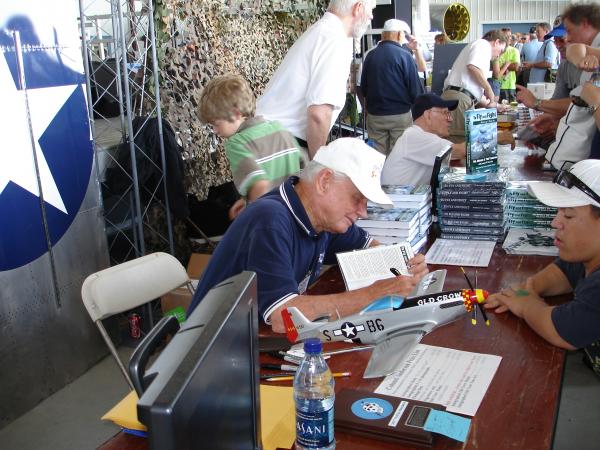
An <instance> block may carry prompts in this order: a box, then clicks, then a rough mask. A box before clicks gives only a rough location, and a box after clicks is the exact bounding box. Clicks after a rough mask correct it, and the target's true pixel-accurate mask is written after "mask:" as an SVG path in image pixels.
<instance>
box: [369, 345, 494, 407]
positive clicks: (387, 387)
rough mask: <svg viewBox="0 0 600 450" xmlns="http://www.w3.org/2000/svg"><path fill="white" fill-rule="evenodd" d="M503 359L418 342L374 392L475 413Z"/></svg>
mask: <svg viewBox="0 0 600 450" xmlns="http://www.w3.org/2000/svg"><path fill="white" fill-rule="evenodd" d="M501 360H502V357H501V356H496V355H486V354H483V353H472V352H464V351H461V350H454V349H451V348H445V347H436V346H432V345H425V344H418V345H417V346H416V347H415V349H414V350H413V351H412V352H411V353H409V354H408V355H407V356H406V358H405V359H404V361H403V362H402V363H401V364H400V366H399V370H398V372H394V373H392V374H391V375H388V376H387V377H385V379H384V380H383V381H382V382H381V384H380V385H379V386H378V387H377V389H376V390H375V393H377V394H383V395H392V396H394V397H404V398H409V399H412V400H420V401H423V402H430V403H439V404H441V405H444V406H445V407H446V409H447V410H448V411H449V412H455V413H458V414H466V415H468V416H474V415H475V413H476V412H477V408H479V405H480V404H481V401H482V400H483V396H484V395H485V393H486V391H487V389H488V387H489V385H490V383H491V382H492V378H493V377H494V374H495V373H496V371H497V370H498V366H499V365H500V361H501Z"/></svg>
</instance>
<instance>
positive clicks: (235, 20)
mask: <svg viewBox="0 0 600 450" xmlns="http://www.w3.org/2000/svg"><path fill="white" fill-rule="evenodd" d="M326 3H327V2H326V1H323V0H307V1H298V0H281V1H274V0H254V1H232V0H230V1H226V0H195V1H189V0H157V3H156V10H155V18H156V23H157V26H156V40H157V49H158V59H159V66H160V76H161V79H160V90H161V102H162V111H163V117H164V118H166V119H167V120H168V121H169V122H170V123H171V124H172V125H173V128H174V129H175V130H176V131H177V132H178V133H179V136H180V138H181V141H182V143H183V147H184V150H185V152H184V158H185V160H186V175H185V184H186V189H187V191H188V192H189V193H191V194H194V195H195V196H196V197H197V198H198V200H203V199H205V198H206V195H207V192H208V189H209V187H211V186H216V185H219V184H222V183H224V182H226V181H230V180H231V172H230V170H229V163H228V161H227V157H226V155H225V152H224V149H223V146H222V143H221V142H220V140H219V139H218V138H216V137H215V136H214V135H213V134H212V133H211V131H210V128H209V127H207V126H204V125H202V123H201V122H200V121H199V119H198V118H197V116H196V112H195V110H196V106H197V102H196V99H198V98H199V94H200V93H201V91H202V88H203V86H204V85H205V84H206V83H207V82H208V81H209V80H210V79H211V78H213V77H215V76H217V75H222V74H225V73H238V74H240V75H242V76H243V77H244V78H245V79H246V80H248V82H249V83H250V86H251V87H252V89H253V90H254V93H255V95H256V96H257V97H258V96H259V95H260V94H261V93H262V92H263V89H264V87H265V85H266V84H267V82H268V81H269V79H270V77H271V75H272V73H273V72H274V71H275V69H276V68H277V67H278V65H279V63H280V62H281V60H282V59H283V57H284V56H285V54H286V52H287V50H288V48H289V47H290V46H291V45H292V44H293V43H294V42H295V40H296V39H297V38H298V36H300V35H301V34H302V33H303V32H304V31H305V30H306V28H308V26H309V25H310V24H312V23H314V22H315V21H316V20H318V18H319V17H321V15H322V14H323V12H324V10H325V8H326Z"/></svg>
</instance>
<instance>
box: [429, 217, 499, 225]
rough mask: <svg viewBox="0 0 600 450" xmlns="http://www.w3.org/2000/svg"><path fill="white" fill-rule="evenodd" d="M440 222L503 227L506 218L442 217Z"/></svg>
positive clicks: (443, 223)
mask: <svg viewBox="0 0 600 450" xmlns="http://www.w3.org/2000/svg"><path fill="white" fill-rule="evenodd" d="M440 224H442V225H459V226H467V227H503V226H504V219H502V220H490V219H454V218H450V219H448V218H446V217H440Z"/></svg>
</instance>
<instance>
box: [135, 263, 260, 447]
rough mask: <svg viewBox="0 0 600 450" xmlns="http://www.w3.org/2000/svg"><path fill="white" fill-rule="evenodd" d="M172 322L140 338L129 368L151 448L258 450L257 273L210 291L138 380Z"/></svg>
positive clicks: (243, 275)
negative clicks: (138, 397)
mask: <svg viewBox="0 0 600 450" xmlns="http://www.w3.org/2000/svg"><path fill="white" fill-rule="evenodd" d="M169 322H170V323H171V324H172V323H173V322H172V321H170V320H169V319H167V318H164V319H163V320H161V322H159V324H157V326H156V327H155V328H154V329H153V330H152V332H150V333H149V334H148V336H146V337H145V338H144V340H143V341H142V342H141V343H140V345H139V346H138V348H137V349H136V351H135V352H134V355H133V356H132V358H131V361H130V367H129V368H130V374H131V375H132V381H133V382H134V385H135V387H136V391H138V395H140V399H139V402H138V407H137V410H138V419H139V421H140V422H142V423H143V424H144V425H146V426H147V427H148V437H149V441H150V448H151V449H153V450H170V449H177V450H184V449H224V450H225V449H227V450H229V449H231V450H238V449H239V450H250V449H252V450H255V449H261V448H262V445H261V440H260V401H259V382H260V380H259V360H258V313H257V302H256V274H255V273H254V272H242V273H240V274H238V275H236V276H233V277H231V278H228V279H227V280H225V281H223V282H221V283H220V284H218V285H217V286H215V287H214V288H212V289H211V290H210V291H209V292H208V294H206V296H205V297H204V299H203V300H202V301H201V302H200V304H199V305H198V307H197V308H196V309H195V310H194V311H193V312H192V314H191V315H190V316H189V317H188V319H187V320H186V321H185V322H184V323H183V324H182V325H181V328H180V329H179V330H178V331H177V332H176V333H175V336H174V337H173V339H172V340H171V341H170V342H169V344H168V345H167V346H166V347H165V348H164V350H163V351H162V352H161V353H160V355H159V356H158V358H157V359H156V361H155V362H154V363H153V364H152V366H151V367H150V368H149V369H147V370H146V371H145V373H142V372H144V371H143V367H142V368H140V366H144V365H145V362H146V361H147V360H148V355H149V353H150V352H151V351H152V350H153V348H152V347H155V346H156V342H158V341H159V340H160V341H162V340H163V338H164V336H161V334H162V333H161V331H160V330H156V329H157V328H161V327H163V328H164V326H165V325H164V324H166V323H169ZM175 322H176V321H175ZM161 324H163V325H161ZM171 326H172V325H171ZM175 327H177V324H175ZM167 328H168V325H167ZM140 391H141V393H140Z"/></svg>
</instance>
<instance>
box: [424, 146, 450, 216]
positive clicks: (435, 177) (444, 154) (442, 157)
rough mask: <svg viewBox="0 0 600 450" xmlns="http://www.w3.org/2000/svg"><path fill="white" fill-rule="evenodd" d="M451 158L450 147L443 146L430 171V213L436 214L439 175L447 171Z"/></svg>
mask: <svg viewBox="0 0 600 450" xmlns="http://www.w3.org/2000/svg"><path fill="white" fill-rule="evenodd" d="M451 158H452V147H451V146H450V147H448V148H445V149H444V150H442V151H441V152H439V153H438V154H437V156H436V157H435V161H434V163H433V170H432V171H431V181H430V182H429V184H431V214H433V215H437V188H438V187H439V185H440V175H443V174H444V173H446V172H447V171H448V167H450V159H451Z"/></svg>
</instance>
